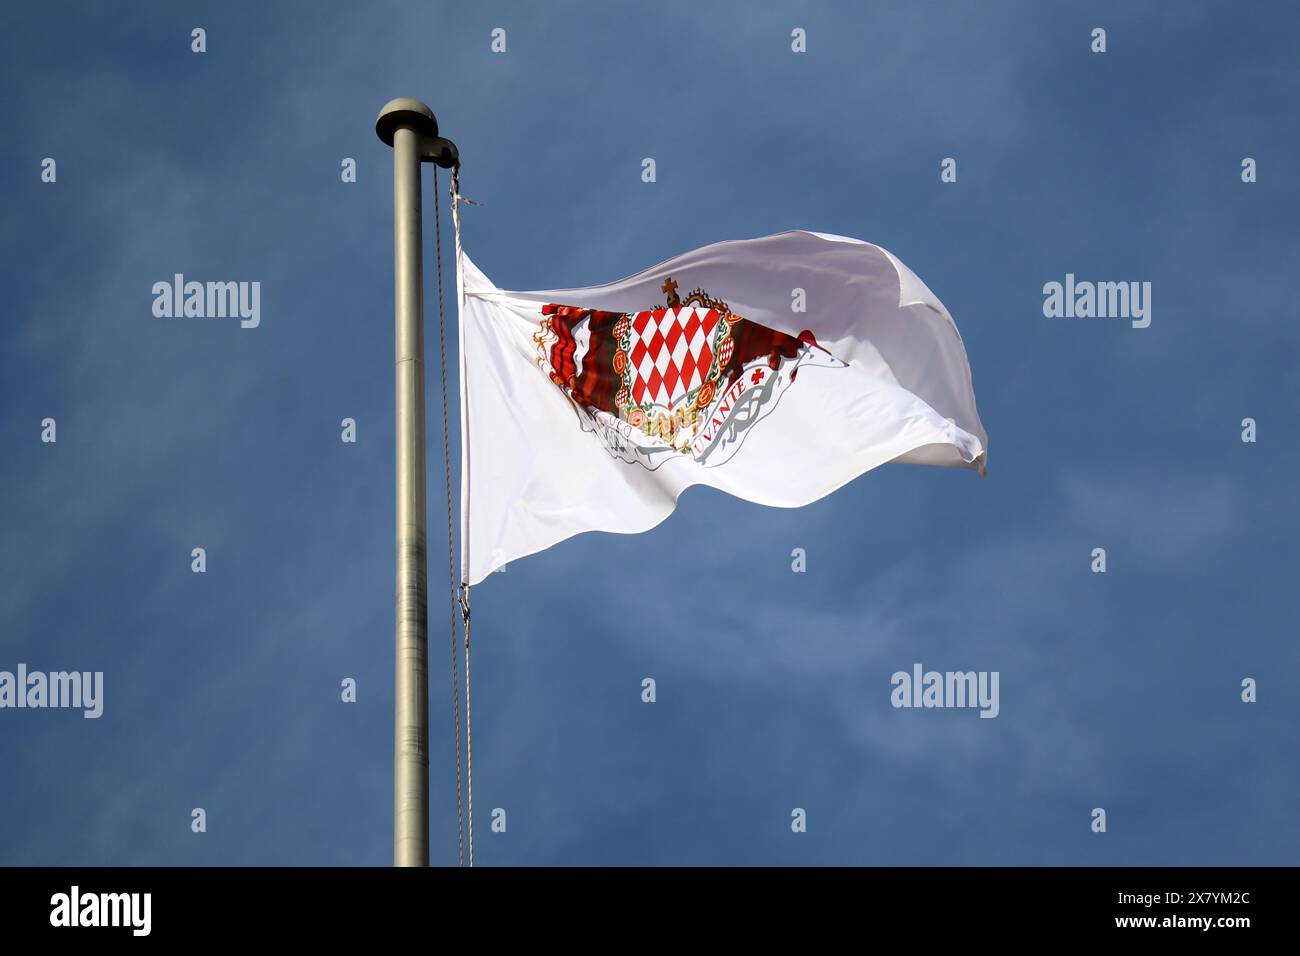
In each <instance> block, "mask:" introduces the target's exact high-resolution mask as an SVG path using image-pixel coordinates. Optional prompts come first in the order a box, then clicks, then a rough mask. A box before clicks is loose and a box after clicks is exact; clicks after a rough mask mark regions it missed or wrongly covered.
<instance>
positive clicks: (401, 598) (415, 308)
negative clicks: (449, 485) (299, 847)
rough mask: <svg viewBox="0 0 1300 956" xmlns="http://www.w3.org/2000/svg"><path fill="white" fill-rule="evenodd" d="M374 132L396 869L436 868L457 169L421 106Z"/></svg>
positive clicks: (407, 108) (402, 110) (391, 108)
mask: <svg viewBox="0 0 1300 956" xmlns="http://www.w3.org/2000/svg"><path fill="white" fill-rule="evenodd" d="M375 132H376V133H377V134H378V135H379V138H380V139H381V140H383V141H384V142H385V143H386V144H387V145H389V146H391V147H392V148H393V274H394V280H395V284H394V318H395V323H396V324H395V328H396V339H397V353H396V365H397V368H396V371H397V408H396V412H397V686H396V694H395V708H394V717H393V865H394V866H428V865H429V669H428V656H429V622H428V614H427V596H426V590H425V588H426V571H425V565H426V561H425V489H424V465H425V452H424V275H423V271H424V270H423V262H424V250H423V236H422V226H421V210H420V168H421V166H422V165H423V164H424V163H426V162H433V163H437V164H438V165H439V166H442V167H443V168H451V167H452V166H454V165H456V162H457V155H456V147H455V145H454V144H453V143H452V142H451V141H450V140H446V139H442V138H441V137H439V136H438V121H437V120H436V119H435V118H434V115H433V111H432V110H430V109H429V107H427V106H425V105H424V104H423V103H421V102H420V101H419V100H412V99H406V98H401V99H396V100H392V101H391V102H389V103H387V104H385V106H384V108H383V109H381V110H380V111H379V117H378V119H376V120H375Z"/></svg>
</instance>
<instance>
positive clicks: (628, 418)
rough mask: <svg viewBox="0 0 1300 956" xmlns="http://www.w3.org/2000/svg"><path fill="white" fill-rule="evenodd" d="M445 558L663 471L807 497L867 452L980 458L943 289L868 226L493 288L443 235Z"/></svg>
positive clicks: (626, 500) (965, 463) (756, 493)
mask: <svg viewBox="0 0 1300 956" xmlns="http://www.w3.org/2000/svg"><path fill="white" fill-rule="evenodd" d="M458 286H459V289H460V336H461V340H460V344H461V435H462V494H461V540H462V573H463V575H464V576H465V580H466V581H467V582H468V583H470V584H477V583H478V582H480V581H481V580H483V578H484V577H486V576H487V575H488V574H489V573H490V572H492V571H493V570H495V569H496V568H498V567H501V566H502V565H504V564H505V563H507V562H509V561H512V560H514V559H516V558H520V557H524V556H525V555H529V554H533V553H535V552H537V551H541V550H543V549H544V548H548V547H550V546H551V545H553V544H557V543H559V542H560V541H563V540H564V539H566V538H569V537H571V536H572V535H575V534H578V533H580V532H583V531H617V532H623V533H631V532H639V531H646V530H649V529H650V528H652V527H654V526H655V525H656V524H658V523H659V522H660V521H662V520H663V519H664V518H666V517H667V516H668V515H669V514H670V513H671V512H672V510H673V508H674V507H675V505H676V503H677V497H678V495H680V494H681V493H682V491H683V490H684V489H685V488H687V487H689V486H691V485H695V484H702V485H711V486H712V487H714V488H719V489H721V490H723V491H726V492H728V493H730V494H733V495H736V496H737V497H740V498H744V499H747V500H749V501H754V502H758V503H759V504H764V505H776V506H779V507H786V508H794V507H798V506H800V505H805V504H808V503H809V502H812V501H816V500H817V499H818V498H821V497H822V496H824V495H827V494H830V493H831V492H832V491H834V490H835V489H836V488H838V487H840V486H841V485H843V484H845V483H847V482H849V481H851V480H852V479H854V478H856V477H857V476H858V475H860V474H862V473H863V472H864V471H868V470H870V469H872V468H875V467H876V466H877V465H882V464H884V463H886V462H891V461H895V462H913V463H922V464H930V465H946V466H955V467H966V468H976V469H978V470H979V471H980V472H981V474H982V473H983V469H984V461H985V451H986V448H987V444H988V437H987V435H986V434H985V432H984V427H983V426H982V425H981V424H980V419H979V414H978V412H977V411H976V409H975V394H974V392H973V390H972V388H971V375H970V366H969V365H968V364H967V361H966V350H965V347H964V346H963V345H962V341H961V336H960V335H959V334H958V332H957V326H956V325H955V324H954V323H953V320H952V318H951V316H949V315H948V312H947V310H946V309H945V308H944V307H943V304H942V303H941V302H940V301H939V300H938V299H937V298H935V296H934V294H933V293H932V292H930V290H929V289H928V288H926V286H925V284H924V283H922V282H921V280H919V279H918V278H917V277H916V276H914V275H913V274H912V273H911V272H910V271H909V270H908V268H907V267H906V266H904V265H903V264H902V263H901V262H899V261H898V260H897V259H896V258H894V257H893V256H892V255H890V254H889V253H888V252H886V251H885V250H884V249H882V248H880V247H879V246H874V245H871V244H870V243H866V242H861V241H859V240H857V239H846V238H843V237H840V236H831V235H823V234H821V233H811V232H786V233H781V234H779V235H775V236H767V237H765V238H762V239H751V240H745V241H740V242H720V243H716V244H714V245H711V246H705V247H704V248H702V249H697V250H695V251H694V252H688V253H686V254H684V255H680V256H677V257H676V258H673V259H670V260H668V261H667V262H664V263H662V264H661V265H658V266H655V267H654V268H652V269H647V270H645V271H644V272H640V273H638V274H637V275H634V276H632V277H631V278H627V279H622V280H620V281H618V282H611V283H609V284H607V285H601V286H592V287H590V288H586V289H563V290H557V291H549V292H503V291H501V290H500V289H498V288H496V287H495V286H494V285H493V284H492V283H491V282H490V281H489V280H488V279H487V278H486V277H485V276H484V275H483V273H482V272H480V271H479V270H478V268H477V267H475V265H474V264H473V262H471V261H470V260H469V258H468V257H467V256H465V255H464V253H463V252H462V253H461V255H460V257H459V268H458Z"/></svg>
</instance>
